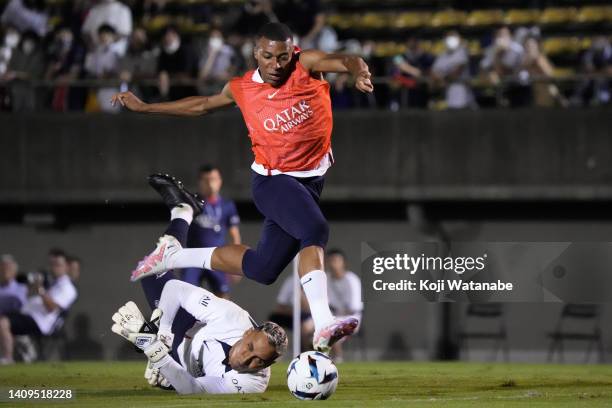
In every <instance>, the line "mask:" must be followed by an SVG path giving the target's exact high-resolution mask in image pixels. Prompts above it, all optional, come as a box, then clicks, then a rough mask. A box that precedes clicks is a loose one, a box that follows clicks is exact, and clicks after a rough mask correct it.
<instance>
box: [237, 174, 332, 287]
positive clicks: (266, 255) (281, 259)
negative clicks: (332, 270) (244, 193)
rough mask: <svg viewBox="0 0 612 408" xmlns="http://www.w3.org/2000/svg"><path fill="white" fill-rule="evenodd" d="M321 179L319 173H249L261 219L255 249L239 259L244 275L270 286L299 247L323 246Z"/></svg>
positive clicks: (325, 226)
mask: <svg viewBox="0 0 612 408" xmlns="http://www.w3.org/2000/svg"><path fill="white" fill-rule="evenodd" d="M324 181H325V179H324V177H323V176H317V177H308V178H296V177H291V176H287V175H284V174H280V175H277V176H262V175H260V174H257V173H255V172H253V175H252V190H253V201H254V202H255V205H256V206H257V209H258V210H259V212H261V213H262V214H263V215H264V217H265V220H264V225H263V230H262V233H261V238H260V240H259V243H258V244H257V248H256V249H249V250H248V251H247V252H246V253H245V255H244V258H243V259H242V270H243V272H244V275H245V276H246V277H247V278H249V279H253V280H255V281H257V282H260V283H263V284H266V285H270V284H272V283H274V281H276V278H278V276H279V275H280V274H281V272H282V271H283V269H285V267H286V266H287V265H288V264H289V263H290V262H291V260H292V259H293V258H294V257H295V255H296V254H297V253H298V252H299V251H300V250H301V249H302V248H305V247H308V246H313V245H315V246H319V247H322V248H325V246H326V245H327V240H328V238H329V226H328V224H327V220H326V219H325V217H324V216H323V213H322V212H321V208H320V207H319V197H320V196H321V192H322V191H323V184H324Z"/></svg>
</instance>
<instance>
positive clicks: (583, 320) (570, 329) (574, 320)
mask: <svg viewBox="0 0 612 408" xmlns="http://www.w3.org/2000/svg"><path fill="white" fill-rule="evenodd" d="M600 313H601V312H600V307H599V305H594V304H587V305H581V304H571V303H570V304H566V305H565V306H564V307H563V310H562V311H561V316H560V317H559V321H558V322H557V325H556V326H555V329H554V331H553V332H551V333H549V334H548V337H549V338H550V339H551V341H550V347H549V349H548V361H552V360H553V358H554V355H555V353H556V352H558V353H559V361H561V362H563V361H564V348H563V342H564V341H567V340H570V341H583V342H588V346H587V350H586V354H585V362H588V361H589V357H590V355H591V350H592V348H593V346H597V351H598V354H599V362H600V363H603V362H604V345H603V339H602V336H601V327H600V324H601V323H600V320H601V316H600Z"/></svg>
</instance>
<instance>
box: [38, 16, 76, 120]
mask: <svg viewBox="0 0 612 408" xmlns="http://www.w3.org/2000/svg"><path fill="white" fill-rule="evenodd" d="M84 61H85V47H84V46H83V44H82V43H81V42H80V41H79V40H78V38H75V36H74V34H73V32H72V30H71V29H70V27H68V26H60V27H58V28H57V30H56V31H55V34H54V37H53V40H52V42H51V45H50V47H49V64H48V66H47V72H46V74H45V78H46V79H50V80H56V81H57V82H58V83H59V85H57V86H56V87H55V88H54V89H53V90H52V98H51V108H52V109H53V110H54V111H58V112H65V111H68V110H82V109H83V106H84V105H85V94H86V92H85V89H84V88H82V87H71V86H69V83H70V82H71V81H73V80H75V79H79V78H80V77H81V76H82V67H83V63H84Z"/></svg>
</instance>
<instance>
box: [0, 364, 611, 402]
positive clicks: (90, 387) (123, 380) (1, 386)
mask: <svg viewBox="0 0 612 408" xmlns="http://www.w3.org/2000/svg"><path fill="white" fill-rule="evenodd" d="M338 368H339V371H340V383H339V385H338V390H337V391H336V393H335V394H334V395H333V396H332V397H331V399H329V400H327V401H317V402H306V401H299V400H296V399H294V398H293V397H292V396H291V395H290V394H289V392H288V390H287V386H286V383H285V370H286V364H278V365H277V366H274V367H273V376H272V380H271V382H270V387H269V388H268V391H267V392H266V393H264V394H258V395H196V396H177V395H176V394H175V393H174V392H173V391H172V392H169V391H162V390H159V389H154V388H150V387H149V386H148V385H147V384H146V383H145V381H144V379H143V378H142V374H143V371H144V362H75V363H39V364H32V365H15V366H10V367H0V390H1V392H2V395H1V396H0V398H1V400H2V401H4V402H0V406H11V407H27V406H32V407H39V408H40V407H55V406H57V407H60V406H61V407H69V406H74V407H79V408H80V407H104V408H106V407H111V408H118V407H148V408H150V407H165V408H173V407H176V408H180V407H215V408H216V407H237V406H261V407H288V406H305V405H304V404H317V405H319V406H327V407H369V406H371V407H385V408H391V407H438V406H440V407H518V406H520V407H534V406H535V407H540V406H542V407H612V366H608V365H535V364H482V363H413V362H397V363H392V362H384V363H383V362H371V363H370V362H369V363H344V364H341V365H339V367H338ZM10 388H13V389H15V388H30V389H34V388H63V389H66V388H70V389H73V390H75V391H76V399H73V400H69V401H56V402H54V401H37V402H31V401H30V402H25V401H8V402H7V399H6V397H7V390H8V389H10ZM323 404H324V405H323Z"/></svg>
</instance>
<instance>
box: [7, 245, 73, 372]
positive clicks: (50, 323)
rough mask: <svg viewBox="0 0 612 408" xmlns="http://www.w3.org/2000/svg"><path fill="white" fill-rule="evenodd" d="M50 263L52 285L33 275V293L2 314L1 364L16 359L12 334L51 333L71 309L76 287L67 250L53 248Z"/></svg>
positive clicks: (38, 334)
mask: <svg viewBox="0 0 612 408" xmlns="http://www.w3.org/2000/svg"><path fill="white" fill-rule="evenodd" d="M49 263H50V266H51V274H52V275H53V277H54V282H53V283H52V284H51V285H50V286H49V289H48V290H47V289H45V288H44V287H43V280H42V279H39V278H37V279H33V280H32V281H31V282H30V296H29V297H28V298H27V300H26V302H25V304H24V305H23V307H22V308H21V311H20V312H10V313H7V314H5V315H2V316H0V351H1V352H2V355H1V357H0V363H1V364H11V363H13V340H14V339H13V336H15V335H35V336H40V335H49V334H52V333H53V329H54V327H55V324H56V322H57V321H58V319H59V318H60V316H61V314H62V312H63V311H66V310H68V308H69V307H70V306H71V305H72V304H73V303H74V301H75V300H76V298H77V291H76V289H75V287H74V285H73V283H72V281H71V280H70V277H69V276H68V263H67V261H66V254H64V253H63V252H61V251H52V252H51V253H50V254H49ZM39 277H40V278H42V275H40V276H39Z"/></svg>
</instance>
